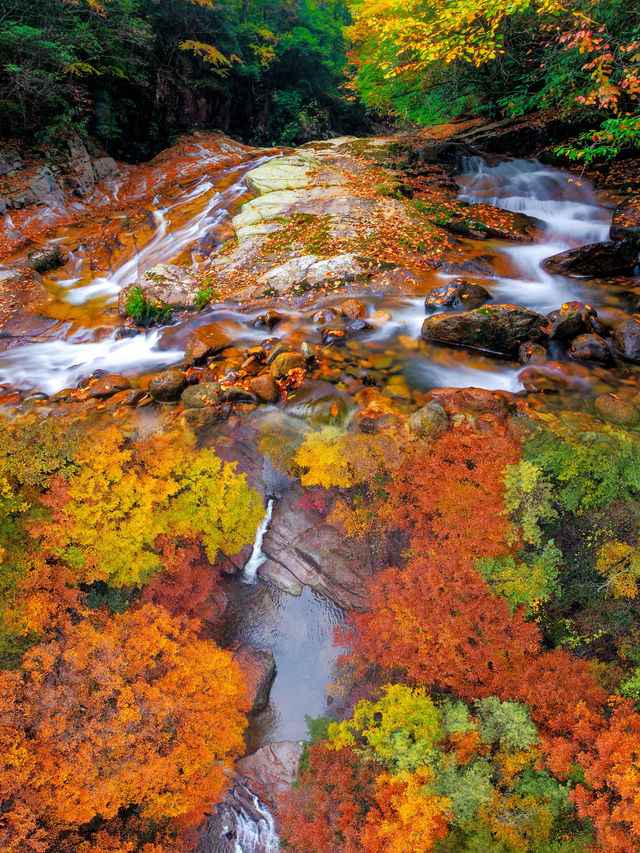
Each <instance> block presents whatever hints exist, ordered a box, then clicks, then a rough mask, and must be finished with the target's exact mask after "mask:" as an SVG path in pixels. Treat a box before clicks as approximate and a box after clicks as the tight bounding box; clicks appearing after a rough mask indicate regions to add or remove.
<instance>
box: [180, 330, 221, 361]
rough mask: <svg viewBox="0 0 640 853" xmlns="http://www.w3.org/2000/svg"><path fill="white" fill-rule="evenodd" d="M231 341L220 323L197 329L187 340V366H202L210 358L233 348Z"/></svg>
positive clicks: (185, 352) (185, 358) (185, 351)
mask: <svg viewBox="0 0 640 853" xmlns="http://www.w3.org/2000/svg"><path fill="white" fill-rule="evenodd" d="M231 343H232V341H231V339H230V338H229V336H228V335H227V333H226V332H225V331H224V330H223V329H222V327H221V326H220V325H219V324H218V323H208V324H207V325H206V326H200V327H199V328H197V329H195V330H194V331H193V332H191V334H190V335H189V337H188V338H187V343H186V346H185V350H184V360H185V364H202V363H203V362H204V361H205V360H206V359H207V358H209V356H212V355H215V354H216V353H219V352H222V350H223V349H226V347H228V346H231Z"/></svg>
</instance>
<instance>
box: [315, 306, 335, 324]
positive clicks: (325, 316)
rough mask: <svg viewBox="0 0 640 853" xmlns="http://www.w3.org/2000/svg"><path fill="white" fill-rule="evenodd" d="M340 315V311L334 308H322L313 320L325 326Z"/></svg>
mask: <svg viewBox="0 0 640 853" xmlns="http://www.w3.org/2000/svg"><path fill="white" fill-rule="evenodd" d="M339 316H340V312H339V311H336V310H335V309H334V308H320V309H319V310H318V311H316V312H315V314H314V315H313V317H312V318H311V322H312V323H315V324H316V325H317V326H324V325H326V324H327V323H332V322H333V321H334V320H335V319H336V318H338V317H339Z"/></svg>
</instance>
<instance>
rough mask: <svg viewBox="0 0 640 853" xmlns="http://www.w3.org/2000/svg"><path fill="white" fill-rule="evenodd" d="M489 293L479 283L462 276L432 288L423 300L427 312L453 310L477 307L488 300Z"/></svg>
mask: <svg viewBox="0 0 640 853" xmlns="http://www.w3.org/2000/svg"><path fill="white" fill-rule="evenodd" d="M489 299H491V294H490V293H489V291H488V290H485V289H484V287H482V285H480V284H475V283H474V282H472V281H469V280H468V279H464V278H455V279H453V281H450V282H449V284H445V285H444V286H443V287H438V288H436V289H435V290H432V291H431V293H430V294H429V295H428V296H427V298H426V299H425V302H424V307H425V310H426V311H428V312H432V311H439V310H440V309H441V308H451V309H453V310H454V311H457V310H467V309H470V308H477V307H479V306H480V305H483V304H484V303H485V302H488V301H489Z"/></svg>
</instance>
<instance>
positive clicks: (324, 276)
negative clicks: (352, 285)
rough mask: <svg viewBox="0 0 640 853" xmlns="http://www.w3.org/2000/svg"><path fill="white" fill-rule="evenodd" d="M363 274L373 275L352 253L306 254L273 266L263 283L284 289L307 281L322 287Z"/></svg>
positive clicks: (282, 290)
mask: <svg viewBox="0 0 640 853" xmlns="http://www.w3.org/2000/svg"><path fill="white" fill-rule="evenodd" d="M359 276H365V277H370V276H371V272H370V271H369V270H368V269H367V267H366V266H365V265H364V264H362V263H360V261H359V260H358V258H357V257H356V256H355V255H353V254H351V253H346V254H343V255H336V256H335V257H334V258H319V257H317V256H316V255H302V256H300V257H297V258H291V259H290V260H288V261H285V263H283V264H280V266H277V267H274V268H273V269H271V270H269V271H268V272H266V273H265V274H264V275H263V276H261V278H260V279H259V283H260V286H261V287H264V288H266V289H270V290H276V291H278V293H284V292H285V291H286V290H291V289H292V288H294V287H301V286H303V285H304V286H307V287H319V286H320V285H323V284H327V283H328V282H331V281H340V282H350V281H355V280H356V279H357V278H358V277H359Z"/></svg>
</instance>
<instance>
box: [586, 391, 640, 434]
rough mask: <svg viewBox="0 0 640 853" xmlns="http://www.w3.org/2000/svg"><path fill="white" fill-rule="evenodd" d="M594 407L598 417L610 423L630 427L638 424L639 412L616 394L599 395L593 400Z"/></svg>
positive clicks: (639, 419) (639, 421)
mask: <svg viewBox="0 0 640 853" xmlns="http://www.w3.org/2000/svg"><path fill="white" fill-rule="evenodd" d="M595 407H596V412H597V413H598V415H599V416H600V417H601V418H603V419H604V420H605V421H609V422H610V423H613V424H619V425H620V426H630V427H632V426H636V425H637V424H638V423H640V411H639V410H638V409H637V408H636V407H635V406H634V405H633V403H631V402H630V401H629V400H623V399H622V398H621V397H618V395H617V394H601V395H600V396H599V397H596V399H595Z"/></svg>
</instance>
